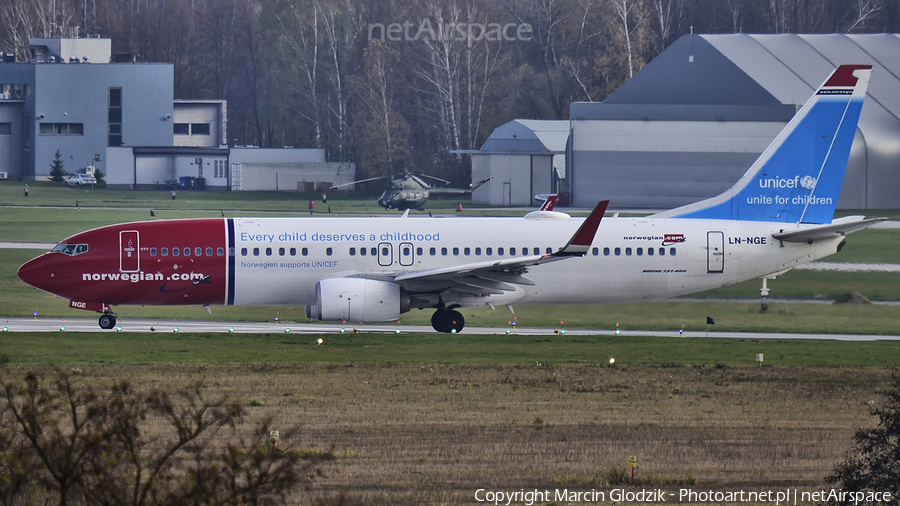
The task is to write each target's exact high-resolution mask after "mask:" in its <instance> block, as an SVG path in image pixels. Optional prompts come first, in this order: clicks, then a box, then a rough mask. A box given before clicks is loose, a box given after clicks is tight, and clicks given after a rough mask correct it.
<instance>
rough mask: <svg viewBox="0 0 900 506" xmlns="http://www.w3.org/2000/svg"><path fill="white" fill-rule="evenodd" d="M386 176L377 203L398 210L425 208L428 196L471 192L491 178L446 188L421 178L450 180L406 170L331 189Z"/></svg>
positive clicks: (445, 183)
mask: <svg viewBox="0 0 900 506" xmlns="http://www.w3.org/2000/svg"><path fill="white" fill-rule="evenodd" d="M388 178H390V180H391V181H390V183H389V184H388V185H387V186H386V187H385V189H384V193H382V194H381V197H379V198H378V205H380V206H381V207H383V208H385V209H397V210H400V211H405V210H407V209H416V210H419V211H422V210H423V209H424V208H425V203H426V202H428V198H429V197H431V196H432V195H464V194H466V193H472V191H473V190H475V189H476V188H478V187H479V186H481V185H483V184H484V183H487V182H488V181H490V180H491V179H493V178H492V177H489V178H487V179H482V180H481V181H479V182H477V183H475V184H473V185H471V187H470V188H447V187H445V186H440V187H436V186H434V185H432V184H429V183H427V182H426V181H425V180H424V179H423V178H427V179H432V180H434V181H437V182H439V183H442V184H443V185H449V184H450V181H446V180H444V179H441V178H438V177H434V176H427V175H424V174H422V175H421V176H416V175H413V174H410V173H408V172H407V173H405V174H403V175H402V176H399V177H397V178H396V179H395V178H394V176H393V175H388V176H378V177H370V178H369V179H362V180H360V181H354V182H352V183H345V184H341V185H337V186H332V187H331V189H332V191H334V190H339V189H341V188H343V187H346V186H351V185H356V184H360V183H367V182H369V181H377V180H379V179H388Z"/></svg>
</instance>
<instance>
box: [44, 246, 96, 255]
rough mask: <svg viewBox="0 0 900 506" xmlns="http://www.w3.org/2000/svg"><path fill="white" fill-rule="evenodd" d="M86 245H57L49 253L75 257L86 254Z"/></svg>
mask: <svg viewBox="0 0 900 506" xmlns="http://www.w3.org/2000/svg"><path fill="white" fill-rule="evenodd" d="M87 250H88V245H87V244H65V243H59V244H57V245H56V246H54V247H53V249H52V250H50V252H51V253H62V254H64V255H69V256H75V255H80V254H82V253H87Z"/></svg>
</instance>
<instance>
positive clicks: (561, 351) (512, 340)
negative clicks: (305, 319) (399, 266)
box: [0, 332, 900, 368]
mask: <svg viewBox="0 0 900 506" xmlns="http://www.w3.org/2000/svg"><path fill="white" fill-rule="evenodd" d="M699 334H700V336H702V333H699ZM676 336H677V333H675V332H673V337H671V338H661V337H623V336H617V337H593V336H592V337H584V336H566V335H550V334H549V333H548V335H547V336H520V335H516V334H512V335H502V336H479V335H467V334H458V335H444V334H436V333H429V334H405V335H398V334H351V333H347V334H329V335H300V334H290V335H285V334H259V335H254V334H251V335H247V334H193V333H187V334H185V333H178V334H175V333H156V334H146V333H140V334H135V333H109V332H97V333H65V334H62V333H14V332H11V333H4V334H2V335H0V356H2V357H3V360H4V361H9V362H10V363H14V364H21V365H26V364H31V365H41V364H55V365H60V366H65V367H69V366H83V365H100V364H119V365H147V364H170V365H184V364H237V363H246V364H254V363H290V364H302V363H343V364H353V363H384V364H391V363H395V364H400V363H410V364H423V363H424V364H457V365H491V364H499V365H519V364H535V363H544V364H554V365H573V364H575V365H583V364H589V365H592V366H595V365H604V364H607V362H608V360H609V359H610V358H611V357H614V358H615V359H616V361H617V363H618V364H619V367H632V366H635V365H639V366H668V365H675V366H678V367H693V366H700V367H714V366H723V365H724V366H730V367H740V366H752V365H755V364H756V354H757V353H763V354H764V355H765V364H766V365H771V366H778V367H853V368H861V367H892V366H895V365H897V360H898V359H900V343H896V342H858V343H852V342H837V341H828V342H809V341H770V340H762V341H760V340H755V339H704V338H702V337H688V338H678V337H676ZM318 337H321V338H322V339H323V340H324V344H323V345H317V344H316V339H317V338H318ZM662 350H664V351H662Z"/></svg>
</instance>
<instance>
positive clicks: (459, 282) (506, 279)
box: [394, 200, 609, 294]
mask: <svg viewBox="0 0 900 506" xmlns="http://www.w3.org/2000/svg"><path fill="white" fill-rule="evenodd" d="M608 205H609V201H608V200H604V201H603V202H600V203H599V204H597V207H595V208H594V210H593V211H591V214H590V215H589V216H588V217H587V219H586V220H584V222H583V223H582V224H581V226H580V227H579V228H578V230H577V231H576V232H575V234H573V235H572V237H571V238H570V239H569V242H568V243H566V245H565V246H563V247H562V248H560V250H559V251H557V252H556V253H550V254H545V255H531V256H521V257H515V258H506V259H503V260H489V261H486V262H474V263H469V264H464V265H452V266H447V267H439V268H437V269H425V270H421V271H413V272H407V273H404V274H401V275H399V276H397V277H396V278H394V280H395V281H397V282H437V283H438V284H441V285H444V286H446V287H447V288H452V289H455V290H458V291H464V292H467V293H476V294H490V293H503V292H504V291H509V290H514V289H515V287H513V286H512V284H519V285H533V284H534V282H533V281H531V280H530V279H528V278H526V277H525V276H524V274H526V273H527V272H528V268H529V267H532V266H535V265H540V264H544V263H547V262H556V261H558V260H564V259H566V258H571V257H576V256H579V257H580V256H584V255H585V254H587V252H588V250H589V249H590V247H591V243H592V242H593V241H594V236H595V235H596V233H597V229H598V228H599V227H600V221H601V220H602V219H603V213H605V212H606V207H607V206H608ZM445 289H446V288H445Z"/></svg>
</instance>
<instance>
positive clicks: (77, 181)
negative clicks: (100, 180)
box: [66, 174, 97, 188]
mask: <svg viewBox="0 0 900 506" xmlns="http://www.w3.org/2000/svg"><path fill="white" fill-rule="evenodd" d="M88 184H97V180H96V179H95V178H94V176H92V175H90V174H75V175H74V176H72V177H70V178H69V179H66V186H68V187H69V188H71V187H73V186H84V185H88Z"/></svg>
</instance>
